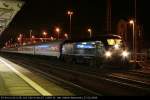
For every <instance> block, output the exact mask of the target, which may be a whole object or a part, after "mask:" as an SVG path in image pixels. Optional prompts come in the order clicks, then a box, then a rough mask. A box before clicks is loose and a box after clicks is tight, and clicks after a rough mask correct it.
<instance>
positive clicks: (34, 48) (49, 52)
mask: <svg viewBox="0 0 150 100" xmlns="http://www.w3.org/2000/svg"><path fill="white" fill-rule="evenodd" d="M62 43H63V41H61V40H60V41H51V42H46V43H38V44H30V45H24V46H19V47H15V48H3V49H1V51H2V52H10V53H20V54H29V55H41V56H52V57H56V58H60V56H61V44H62Z"/></svg>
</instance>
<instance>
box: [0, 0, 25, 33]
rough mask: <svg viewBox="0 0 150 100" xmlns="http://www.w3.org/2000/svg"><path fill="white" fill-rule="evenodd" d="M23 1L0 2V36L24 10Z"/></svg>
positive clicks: (6, 0) (3, 0) (7, 0)
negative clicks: (20, 11) (21, 10)
mask: <svg viewBox="0 0 150 100" xmlns="http://www.w3.org/2000/svg"><path fill="white" fill-rule="evenodd" d="M23 4H24V2H22V1H21V0H0V35H1V34H2V32H3V31H4V30H5V29H6V28H7V27H8V25H9V24H10V22H11V21H12V20H13V18H14V17H15V15H16V14H17V13H18V12H19V10H20V9H21V8H22V6H23Z"/></svg>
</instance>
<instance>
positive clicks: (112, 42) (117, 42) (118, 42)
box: [107, 39, 122, 46]
mask: <svg viewBox="0 0 150 100" xmlns="http://www.w3.org/2000/svg"><path fill="white" fill-rule="evenodd" d="M107 42H108V45H110V46H114V45H122V40H121V39H107Z"/></svg>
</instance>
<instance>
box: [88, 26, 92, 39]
mask: <svg viewBox="0 0 150 100" xmlns="http://www.w3.org/2000/svg"><path fill="white" fill-rule="evenodd" d="M88 32H89V33H90V38H91V37H92V29H90V28H89V29H88Z"/></svg>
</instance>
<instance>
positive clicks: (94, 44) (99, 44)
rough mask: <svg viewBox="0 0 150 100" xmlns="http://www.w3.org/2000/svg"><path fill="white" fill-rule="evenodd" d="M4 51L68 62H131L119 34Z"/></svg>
mask: <svg viewBox="0 0 150 100" xmlns="http://www.w3.org/2000/svg"><path fill="white" fill-rule="evenodd" d="M2 51H3V52H13V53H21V54H30V55H41V56H51V57H56V58H58V59H61V60H64V61H66V62H76V63H88V64H89V65H91V66H100V65H102V64H110V65H118V64H123V65H126V64H129V60H130V53H129V51H128V49H127V48H126V47H125V45H124V44H123V42H122V39H121V37H120V36H118V35H105V36H100V37H95V38H91V39H83V40H66V41H63V40H59V41H51V42H47V43H39V44H33V45H25V46H20V47H16V48H4V49H2Z"/></svg>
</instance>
